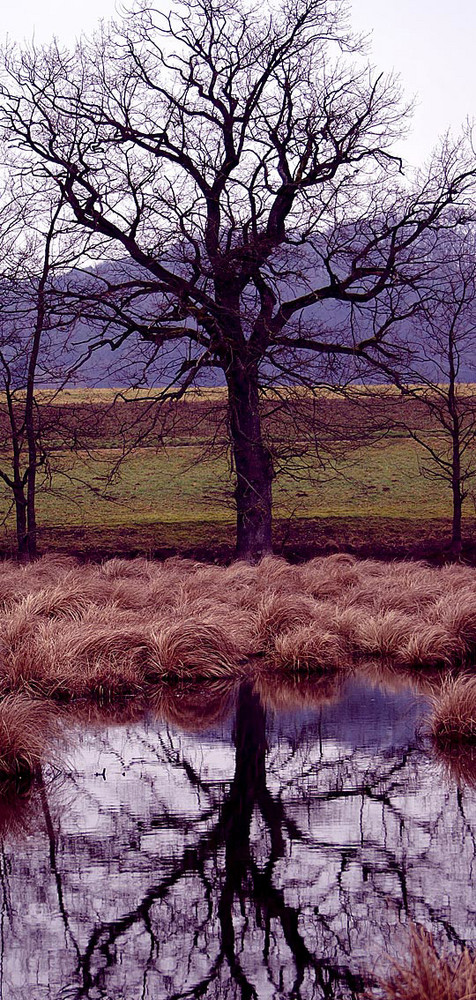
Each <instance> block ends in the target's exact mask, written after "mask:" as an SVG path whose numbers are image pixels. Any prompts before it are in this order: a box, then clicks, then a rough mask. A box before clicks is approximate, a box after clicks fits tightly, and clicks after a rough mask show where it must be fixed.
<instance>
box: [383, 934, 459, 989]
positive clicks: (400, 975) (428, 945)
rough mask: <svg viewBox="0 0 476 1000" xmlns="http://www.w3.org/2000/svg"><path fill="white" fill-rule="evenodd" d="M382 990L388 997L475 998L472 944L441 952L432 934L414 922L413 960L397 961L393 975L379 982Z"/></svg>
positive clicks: (411, 938)
mask: <svg viewBox="0 0 476 1000" xmlns="http://www.w3.org/2000/svg"><path fill="white" fill-rule="evenodd" d="M382 992H383V995H384V1000H475V998H476V958H475V956H474V955H473V954H472V953H471V952H470V951H469V949H468V948H465V949H464V950H463V952H462V953H461V954H459V955H447V956H446V955H440V954H439V953H438V950H437V948H436V945H435V943H434V940H433V937H432V935H431V934H430V933H429V932H428V931H426V930H425V929H424V928H423V927H417V926H413V927H412V928H411V932H410V956H409V960H408V961H407V962H405V963H404V962H395V963H394V971H393V973H392V975H391V976H390V977H389V978H388V979H385V980H383V981H381V982H380V983H379V996H381V994H382ZM373 995H374V994H367V996H368V997H370V996H373Z"/></svg>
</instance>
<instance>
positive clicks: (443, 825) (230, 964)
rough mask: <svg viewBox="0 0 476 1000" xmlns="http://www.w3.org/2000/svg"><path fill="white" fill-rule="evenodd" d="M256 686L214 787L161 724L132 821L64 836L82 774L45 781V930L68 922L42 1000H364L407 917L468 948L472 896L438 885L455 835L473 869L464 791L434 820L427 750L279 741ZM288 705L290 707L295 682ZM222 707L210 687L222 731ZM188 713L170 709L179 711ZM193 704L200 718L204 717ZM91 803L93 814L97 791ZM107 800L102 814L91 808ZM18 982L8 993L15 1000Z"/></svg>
mask: <svg viewBox="0 0 476 1000" xmlns="http://www.w3.org/2000/svg"><path fill="white" fill-rule="evenodd" d="M335 686H336V691H338V689H339V688H340V687H341V686H342V677H341V676H340V677H336V678H335ZM331 687H332V683H331V679H330V678H329V677H328V678H327V679H326V683H325V684H324V683H323V684H322V685H321V686H319V683H316V682H314V684H313V686H311V688H310V691H309V697H308V699H307V701H306V702H305V703H306V704H307V705H309V704H313V705H314V707H317V706H318V705H319V699H320V698H321V701H322V703H325V704H326V705H329V704H330V702H331V700H332V692H331ZM259 690H260V693H259V694H258V691H257V689H256V687H253V686H252V685H251V684H249V683H247V684H244V685H242V686H241V687H240V689H239V691H238V692H235V694H234V695H233V692H232V691H231V690H230V689H229V688H225V689H223V691H222V696H223V700H222V705H223V711H224V712H225V711H227V710H228V709H229V708H230V704H231V703H232V704H233V706H234V707H233V711H234V723H233V734H232V743H233V758H234V763H233V768H232V769H230V768H229V767H228V764H227V762H225V764H224V765H223V767H222V771H221V775H220V778H219V780H218V779H217V777H216V774H211V772H210V768H209V766H208V761H207V760H206V758H205V757H204V756H203V755H202V756H200V752H199V749H197V748H199V743H198V742H197V741H196V740H195V742H194V740H193V739H192V738H191V737H184V736H182V735H181V734H180V732H179V731H176V730H174V729H170V728H167V727H165V728H164V727H161V728H159V732H158V733H156V734H155V736H153V735H152V733H151V731H150V729H149V730H147V729H142V730H141V733H140V736H138V735H137V734H136V737H135V738H136V740H138V739H140V740H141V741H142V743H143V752H144V758H145V754H146V753H148V754H149V755H154V754H155V759H156V762H157V768H158V769H159V770H158V771H157V773H156V774H155V773H154V771H153V769H152V768H149V770H148V771H147V772H144V774H143V775H142V777H141V782H142V784H141V788H142V793H144V794H145V791H147V795H148V799H147V803H148V805H147V809H145V810H144V811H143V813H142V814H141V815H140V814H138V813H137V811H136V809H135V805H134V804H132V805H131V804H130V803H129V804H128V803H127V801H125V800H124V802H123V805H122V806H121V812H120V814H119V813H117V811H116V812H114V811H113V812H108V813H107V821H108V823H109V826H108V827H107V834H106V835H104V836H102V837H101V833H100V830H99V828H98V830H97V831H96V832H95V831H94V830H89V832H88V833H87V834H81V833H74V832H71V830H69V831H68V805H67V799H68V794H69V796H70V799H69V802H70V803H74V802H75V795H76V791H75V784H74V782H75V780H76V779H75V777H74V775H72V776H71V778H70V785H69V786H68V787H69V788H70V791H69V793H68V794H67V789H66V785H65V784H64V783H63V784H62V785H60V783H57V784H55V783H53V784H52V785H49V784H48V782H47V781H45V780H44V779H43V778H42V777H40V779H39V781H38V785H37V790H36V793H35V795H36V799H37V802H39V804H40V806H41V816H42V823H41V824H40V822H39V820H38V824H37V826H38V827H40V825H41V828H42V829H41V830H40V829H38V830H37V833H36V836H35V844H34V849H35V854H36V856H37V861H38V863H37V870H36V871H35V873H34V877H35V879H37V878H39V877H43V879H45V880H48V878H49V887H48V885H47V886H46V888H45V886H43V888H42V892H43V894H45V895H46V896H48V897H49V898H48V907H49V910H48V907H45V920H47V919H48V917H47V915H46V913H47V912H50V913H51V912H53V913H56V914H57V919H58V920H59V921H60V923H61V926H62V928H63V932H62V933H63V941H62V943H61V947H60V948H59V951H58V958H57V967H56V971H55V975H56V977H57V978H56V981H55V982H54V983H53V982H51V993H47V994H45V995H47V996H51V997H53V996H55V997H56V996H57V995H60V996H61V997H62V998H63V997H64V998H68V1000H73V998H75V1000H79V998H82V997H84V998H88V1000H97V998H104V1000H106V998H107V1000H119V998H120V997H121V998H122V997H124V998H126V1000H135V998H136V997H140V998H141V1000H152V997H154V1000H158V998H159V997H161V996H162V997H167V998H172V997H173V998H176V1000H179V998H183V1000H185V998H197V1000H198V998H202V997H203V998H209V1000H215V998H216V1000H218V998H220V1000H221V998H225V997H226V998H230V1000H232V998H233V1000H235V998H236V1000H262V998H263V1000H264V998H268V997H269V998H276V1000H278V998H280V1000H282V998H284V997H286V998H288V997H289V998H293V1000H310V998H316V1000H355V998H357V997H358V996H359V994H360V992H361V991H362V989H363V988H364V985H366V984H369V983H371V982H372V981H373V980H374V971H375V970H374V961H373V958H372V954H373V955H374V956H375V955H376V954H377V953H378V952H380V951H383V950H384V949H385V948H386V949H388V948H389V947H390V944H391V941H392V939H393V937H394V933H395V927H396V926H398V925H399V923H400V922H405V921H406V919H407V917H408V918H411V919H418V920H420V922H424V923H426V924H427V925H428V926H431V928H432V930H433V931H434V932H435V933H436V935H437V936H438V933H440V935H442V936H446V937H448V936H449V937H451V938H452V939H453V941H455V942H458V943H462V942H464V941H465V940H467V935H466V931H465V928H467V927H470V926H471V923H472V921H473V920H474V913H473V912H472V903H471V900H470V898H469V895H468V897H467V898H462V897H461V894H460V896H459V898H458V901H457V907H456V904H455V905H454V906H453V908H451V907H448V906H447V905H446V904H445V903H444V902H443V903H441V905H440V904H439V903H438V900H437V901H436V902H435V898H436V897H435V898H433V897H431V896H430V895H428V892H427V890H428V886H429V885H430V887H431V886H432V884H433V883H434V882H435V878H436V877H439V878H440V880H441V884H442V894H443V895H444V892H445V891H446V888H447V884H449V883H448V879H449V878H451V877H455V873H454V871H451V869H452V868H454V863H453V862H452V860H451V858H450V859H449V861H448V864H449V868H448V875H447V876H446V875H443V874H439V875H438V867H439V865H440V863H441V859H442V850H444V849H446V848H448V845H449V844H451V843H453V842H454V839H455V835H458V836H459V835H461V836H462V837H463V838H464V844H467V845H468V846H467V848H466V847H465V846H464V845H463V847H462V844H461V843H459V844H458V845H457V848H456V849H455V851H454V853H456V850H457V852H458V855H459V860H460V875H461V880H462V882H463V884H464V879H465V877H466V878H467V877H468V876H467V875H466V876H465V869H464V865H465V864H466V861H465V857H466V855H465V852H466V853H467V855H468V859H467V863H468V869H467V870H468V872H469V877H471V865H472V863H473V859H474V857H476V853H475V847H474V845H475V843H476V841H475V836H474V829H475V823H474V812H472V810H471V803H468V802H467V801H466V799H465V794H464V793H463V792H462V791H461V790H459V791H458V790H457V789H455V788H454V785H453V786H450V785H448V787H447V790H446V792H445V793H444V794H443V793H442V794H443V797H442V799H441V802H439V803H438V806H436V805H434V806H433V810H432V812H431V814H430V812H429V809H428V803H427V801H426V800H424V801H422V808H421V810H420V811H419V812H417V811H416V803H417V800H418V794H420V795H421V794H422V793H421V790H420V785H419V779H418V773H419V768H420V769H421V767H422V766H427V765H428V762H427V758H426V757H425V754H424V752H423V751H422V749H421V748H420V747H419V746H418V745H417V744H416V743H412V744H410V745H408V744H405V745H401V746H400V747H387V749H385V748H384V749H379V750H375V751H373V752H372V753H366V754H364V753H362V754H359V753H356V751H355V749H354V747H353V746H352V745H351V744H350V743H349V744H346V743H345V741H344V742H343V743H342V745H340V746H337V745H336V744H335V742H334V741H333V740H331V739H329V738H328V737H326V738H325V739H323V737H322V733H321V731H320V729H319V725H318V722H317V721H316V717H315V718H314V721H313V722H312V724H309V723H308V722H307V721H306V720H304V721H302V720H301V721H300V722H299V720H298V725H297V729H296V732H295V733H293V735H292V736H291V735H289V736H288V737H287V738H286V739H284V740H281V741H275V742H274V743H273V745H272V746H268V742H267V740H268V737H267V711H268V709H267V708H266V707H265V705H268V706H269V705H270V704H271V703H272V696H271V694H270V691H269V690H268V691H267V690H266V685H265V684H264V683H263V682H262V681H261V682H260V688H259ZM164 697H165V696H164ZM180 697H182V698H183V693H182V694H181V696H180ZM277 697H278V700H279V698H281V700H282V699H284V700H285V702H286V705H287V706H288V707H289V706H290V704H291V702H292V695H291V693H290V691H289V690H287V691H286V692H281V694H280V695H278V696H277ZM233 698H234V700H233ZM296 698H297V700H298V701H299V700H300V699H301V700H302V689H299V691H297V692H296ZM199 701H200V699H199V698H198V696H197V704H198V703H199ZM218 702H219V696H218V693H217V691H215V695H214V699H213V719H214V721H216V720H217V718H218V716H219V711H218ZM178 703H179V700H177V699H176V700H175V701H174V704H173V706H172V708H170V706H169V708H170V711H171V714H172V715H173V717H174V718H177V715H178V707H177V706H178ZM163 704H164V705H165V704H166V699H165V700H164V702H163ZM184 711H185V712H186V715H187V718H188V719H189V725H190V724H191V723H190V719H191V715H193V709H192V708H190V706H189V707H188V708H186V709H185V706H184ZM299 726H301V731H299ZM268 731H269V727H268ZM110 752H111V754H112V751H110ZM208 752H211V751H210V750H209V751H208ZM114 754H115V755H116V758H117V761H118V763H119V766H120V768H121V770H120V774H124V775H126V774H127V771H128V768H129V767H133V766H135V765H134V760H135V761H136V760H137V755H136V756H134V758H133V761H132V763H129V761H128V759H126V756H125V752H124V751H123V749H121V748H120V747H119V748H118V749H116V750H114ZM151 759H152V756H151ZM104 771H105V773H106V772H107V767H106V768H105V769H104ZM96 780H97V782H99V781H101V780H102V779H101V778H98V779H96ZM148 783H149V784H148ZM440 784H441V783H440ZM93 787H94V788H96V787H97V785H94V786H93ZM102 787H103V788H104V789H105V791H107V790H108V783H107V781H103V786H102ZM78 788H79V786H78ZM88 788H89V786H88ZM81 794H82V797H83V798H82V801H84V808H85V809H87V795H92V792H91V791H88V790H87V789H86V790H83V791H82V793H81ZM445 796H446V797H445ZM185 800H186V802H185V804H184V801H185ZM91 808H92V799H91ZM95 808H96V809H97V811H98V822H99V820H101V821H103V820H102V818H103V816H104V813H103V811H102V806H101V803H100V802H99V803H98V801H97V800H96V805H95ZM45 838H46V839H45ZM6 843H8V837H7V839H6ZM41 845H43V847H42V846H41ZM45 845H46V851H45V850H44V848H45ZM41 851H43V858H44V861H43V862H42V861H41V860H40V852H41ZM470 853H471V854H472V856H471V858H470ZM12 858H13V855H11V856H10V857H8V856H7V849H6V852H5V854H4V859H5V860H4V862H3V867H2V872H4V871H6V870H7V869H8V866H10V869H11V871H12V872H13V875H10V877H9V885H8V886H6V883H5V881H4V880H2V884H1V887H2V891H3V902H4V907H6V906H7V901H8V900H10V903H9V904H8V905H9V906H10V911H9V913H10V918H11V919H9V923H8V931H7V924H5V927H4V923H3V922H2V935H3V937H2V940H4V942H5V949H6V950H5V954H4V959H3V962H2V976H4V975H5V974H6V973H5V972H4V970H5V969H8V968H9V958H8V949H9V947H10V948H11V949H13V951H15V947H16V944H17V942H18V941H19V940H20V938H21V930H20V928H19V924H18V919H17V917H18V906H19V903H18V902H15V900H13V903H12V902H11V900H12V899H13V895H14V893H13V895H12V878H13V881H14V882H15V885H17V884H18V883H19V880H20V877H21V876H22V875H24V874H25V870H24V869H22V867H21V864H20V869H19V871H18V872H15V864H14V861H13V860H12ZM23 864H24V866H25V867H26V862H24V863H23ZM48 872H49V876H48ZM445 879H446V881H445ZM432 880H433V882H432ZM28 891H29V892H31V889H28ZM435 891H436V890H435ZM52 893H54V897H55V899H56V903H55V904H53V902H52ZM457 895H458V893H457ZM455 907H456V908H455ZM5 912H6V911H5ZM2 913H3V911H2ZM2 921H3V917H2ZM42 934H43V931H41V932H39V935H40V937H41V935H42ZM46 937H47V935H46V936H45V934H43V938H44V941H43V944H42V945H39V942H38V939H37V940H36V941H29V942H26V943H25V940H24V939H23V938H22V944H23V947H27V948H31V949H34V948H35V947H46V948H47V947H48V941H47V940H46ZM56 940H57V942H58V940H59V938H58V935H56ZM369 951H370V954H369ZM369 959H370V960H369ZM9 975H10V981H9V986H10V991H11V996H12V998H16V997H17V996H18V997H20V996H21V995H22V994H21V993H20V992H18V993H15V984H14V972H10V973H9ZM60 989H61V990H62V992H61V993H60V992H59V990H60ZM9 995H10V994H9Z"/></svg>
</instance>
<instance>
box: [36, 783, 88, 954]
mask: <svg viewBox="0 0 476 1000" xmlns="http://www.w3.org/2000/svg"><path fill="white" fill-rule="evenodd" d="M37 783H38V787H39V789H40V801H41V805H42V809H43V815H44V817H45V825H46V832H47V835H48V842H49V847H50V865H51V871H52V872H53V875H54V879H55V884H56V894H57V896H58V905H59V910H60V913H61V916H62V918H63V923H64V926H65V930H66V933H67V934H69V936H70V938H71V941H72V943H73V947H74V950H75V952H76V955H77V957H78V959H79V958H80V954H81V953H80V950H79V946H78V943H77V941H76V938H75V936H74V934H73V932H72V930H71V927H70V923H69V916H68V912H67V910H66V907H65V905H64V897H63V884H62V881H61V875H60V872H59V869H58V864H57V859H56V836H55V831H54V828H53V822H52V819H51V813H50V807H49V804H48V796H47V794H46V786H45V782H44V778H43V774H42V771H41V769H40V771H39V772H38V776H37Z"/></svg>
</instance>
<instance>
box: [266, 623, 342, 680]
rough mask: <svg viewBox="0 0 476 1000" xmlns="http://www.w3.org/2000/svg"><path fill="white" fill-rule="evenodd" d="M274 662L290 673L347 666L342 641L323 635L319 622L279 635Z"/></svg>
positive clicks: (275, 645)
mask: <svg viewBox="0 0 476 1000" xmlns="http://www.w3.org/2000/svg"><path fill="white" fill-rule="evenodd" d="M272 660H273V663H274V664H275V665H276V666H279V667H288V666H289V667H292V669H293V670H306V671H309V670H323V669H325V668H326V667H331V668H336V667H348V666H349V659H348V654H347V649H346V645H345V642H344V641H343V639H342V638H341V637H340V636H339V635H338V634H337V633H336V632H326V631H324V630H323V628H322V625H321V623H320V622H313V623H312V624H311V625H304V626H303V627H302V628H299V629H295V630H294V631H293V632H287V633H286V634H285V635H279V636H278V637H277V639H276V641H275V644H274V652H273V654H272Z"/></svg>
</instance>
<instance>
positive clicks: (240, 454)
mask: <svg viewBox="0 0 476 1000" xmlns="http://www.w3.org/2000/svg"><path fill="white" fill-rule="evenodd" d="M225 375H226V380H227V385H228V410H229V420H230V433H231V439H232V448H233V458H234V465H235V474H236V488H235V500H236V556H237V558H238V559H246V561H247V562H252V563H255V562H258V561H259V560H260V559H261V558H262V557H263V556H265V555H267V554H268V553H270V552H271V551H272V543H271V527H272V482H273V463H272V460H271V455H270V454H269V451H268V449H267V448H266V445H265V444H264V443H263V439H262V434H261V415H260V405H259V389H258V372H257V367H256V366H255V365H252V366H249V365H246V364H245V363H243V361H242V360H241V359H240V358H236V357H234V358H233V359H232V361H231V362H230V364H229V365H228V366H227V368H226V370H225Z"/></svg>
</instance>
